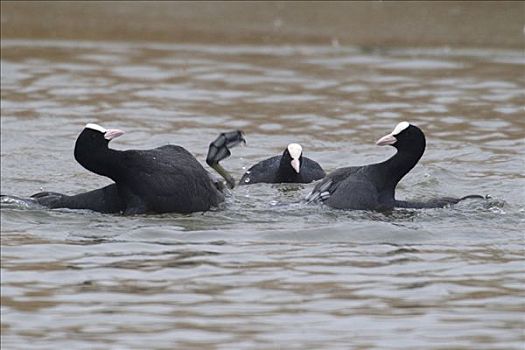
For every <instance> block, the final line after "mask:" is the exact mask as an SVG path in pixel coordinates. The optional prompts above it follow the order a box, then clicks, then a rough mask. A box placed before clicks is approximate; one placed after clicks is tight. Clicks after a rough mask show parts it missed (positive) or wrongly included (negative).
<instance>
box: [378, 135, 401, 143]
mask: <svg viewBox="0 0 525 350" xmlns="http://www.w3.org/2000/svg"><path fill="white" fill-rule="evenodd" d="M396 142H397V139H396V137H395V136H394V135H392V134H388V135H385V136H383V137H381V138H380V139H379V140H377V141H376V145H378V146H386V145H393V144H394V143H396Z"/></svg>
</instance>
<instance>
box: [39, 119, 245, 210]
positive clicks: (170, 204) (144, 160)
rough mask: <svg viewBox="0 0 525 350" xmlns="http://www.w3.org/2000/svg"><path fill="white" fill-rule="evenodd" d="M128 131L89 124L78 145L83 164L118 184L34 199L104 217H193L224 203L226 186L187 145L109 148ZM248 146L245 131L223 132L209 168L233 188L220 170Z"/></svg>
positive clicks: (45, 194) (43, 194)
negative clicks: (233, 150)
mask: <svg viewBox="0 0 525 350" xmlns="http://www.w3.org/2000/svg"><path fill="white" fill-rule="evenodd" d="M123 133H124V132H123V131H121V130H118V129H105V128H103V127H101V126H100V125H97V124H91V123H90V124H87V125H86V126H85V128H84V130H83V131H82V132H81V133H80V135H79V136H78V138H77V140H76V143H75V151H74V155H75V159H76V160H77V161H78V163H79V164H80V165H82V166H83V167H84V168H86V169H87V170H89V171H92V172H94V173H96V174H98V175H102V176H106V177H108V178H110V179H112V180H113V181H114V182H115V183H114V184H111V185H108V186H106V187H103V188H100V189H97V190H94V191H90V192H86V193H82V194H79V195H76V196H66V195H63V194H60V193H55V192H41V193H37V194H35V195H33V196H32V198H33V199H34V200H35V201H37V202H38V203H39V204H42V205H45V206H47V207H51V208H71V209H91V210H95V211H100V212H107V213H114V212H122V213H124V214H125V215H131V214H143V213H167V212H177V213H191V212H197V211H206V210H209V209H210V208H212V207H216V206H217V205H218V204H219V203H221V202H222V201H224V194H223V193H222V192H221V191H220V186H218V184H217V182H216V181H215V180H214V178H213V177H212V176H211V174H210V173H209V172H208V171H206V170H205V169H204V168H203V167H202V165H201V164H200V163H199V162H198V161H197V159H195V157H194V156H193V155H191V154H190V153H189V152H188V151H187V150H186V149H184V148H183V147H181V146H175V145H166V146H162V147H158V148H155V149H149V150H126V151H119V150H114V149H111V148H109V147H108V144H109V142H110V141H111V140H113V139H114V138H116V137H118V136H120V135H122V134H123ZM240 142H245V140H244V136H243V134H242V132H241V131H233V132H229V133H222V134H220V135H219V137H218V138H217V139H216V140H215V141H214V142H212V143H211V144H210V150H209V153H212V154H209V155H208V159H207V161H208V163H209V164H210V165H211V166H212V167H214V168H217V167H218V168H219V169H220V171H219V173H220V174H223V175H225V178H226V180H227V181H228V183H229V184H230V187H231V176H230V175H229V174H228V173H227V172H226V171H225V170H224V168H222V167H221V166H220V165H219V161H220V160H222V159H224V158H226V157H227V156H228V155H230V152H229V150H228V149H227V148H228V147H233V146H235V145H237V144H238V143H240Z"/></svg>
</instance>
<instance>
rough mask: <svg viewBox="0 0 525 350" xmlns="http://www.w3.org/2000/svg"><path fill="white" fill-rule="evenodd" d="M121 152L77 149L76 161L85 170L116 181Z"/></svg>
mask: <svg viewBox="0 0 525 350" xmlns="http://www.w3.org/2000/svg"><path fill="white" fill-rule="evenodd" d="M119 153H120V151H117V150H113V149H110V148H105V149H103V150H98V151H96V152H95V151H91V152H90V151H81V150H79V149H78V148H75V159H76V160H77V162H78V163H79V164H80V165H82V166H83V167H84V168H85V169H87V170H89V171H91V172H93V173H95V174H98V175H102V176H106V177H109V178H110V179H112V180H114V181H116V178H117V177H118V165H119V159H120V157H119Z"/></svg>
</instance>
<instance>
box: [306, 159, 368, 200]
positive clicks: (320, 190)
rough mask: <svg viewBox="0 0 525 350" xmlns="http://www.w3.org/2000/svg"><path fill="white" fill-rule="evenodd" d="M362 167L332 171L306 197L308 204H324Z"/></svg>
mask: <svg viewBox="0 0 525 350" xmlns="http://www.w3.org/2000/svg"><path fill="white" fill-rule="evenodd" d="M359 168H360V167H345V168H339V169H336V170H334V171H332V172H331V173H330V174H328V175H327V176H326V177H325V178H324V179H322V180H321V181H320V182H318V183H317V184H316V185H315V187H314V189H313V190H312V192H311V193H310V194H309V195H308V196H307V197H306V202H307V203H316V202H319V201H321V202H324V201H326V200H327V199H328V198H330V196H331V195H332V194H333V193H334V192H335V191H336V190H337V188H338V187H339V185H340V184H341V183H342V182H343V181H344V180H345V179H346V178H348V177H350V176H352V174H355V173H356V172H357V171H358V170H359Z"/></svg>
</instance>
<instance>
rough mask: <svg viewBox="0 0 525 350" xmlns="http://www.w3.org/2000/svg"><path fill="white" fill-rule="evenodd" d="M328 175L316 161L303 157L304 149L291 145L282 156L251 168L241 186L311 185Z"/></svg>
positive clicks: (294, 144)
mask: <svg viewBox="0 0 525 350" xmlns="http://www.w3.org/2000/svg"><path fill="white" fill-rule="evenodd" d="M325 175H326V173H325V172H324V170H323V168H321V166H320V165H319V164H318V163H317V162H316V161H314V160H312V159H310V158H306V157H303V148H302V147H301V145H299V144H298V143H291V144H289V145H288V147H286V149H285V150H284V152H283V154H282V155H279V156H275V157H271V158H268V159H265V160H263V161H260V162H259V163H257V164H255V165H253V166H252V167H251V168H249V169H248V170H247V171H246V173H245V174H244V175H243V176H242V178H241V180H240V181H239V185H251V184H255V183H261V182H264V183H310V182H312V181H315V180H319V179H322V178H323V177H325Z"/></svg>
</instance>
